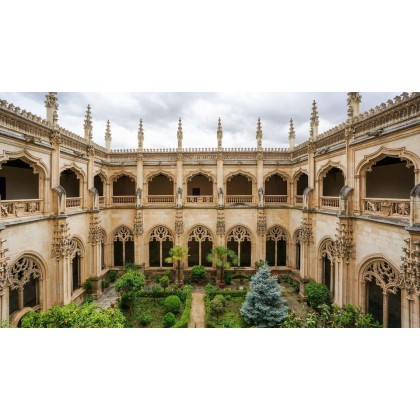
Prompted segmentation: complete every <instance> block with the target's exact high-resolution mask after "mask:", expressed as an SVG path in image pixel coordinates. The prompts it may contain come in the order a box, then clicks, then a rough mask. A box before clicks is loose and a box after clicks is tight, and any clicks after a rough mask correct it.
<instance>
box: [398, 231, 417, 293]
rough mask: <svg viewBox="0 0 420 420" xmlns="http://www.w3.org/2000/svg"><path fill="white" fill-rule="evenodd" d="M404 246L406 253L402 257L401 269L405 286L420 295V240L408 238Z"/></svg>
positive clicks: (408, 290)
mask: <svg viewBox="0 0 420 420" xmlns="http://www.w3.org/2000/svg"><path fill="white" fill-rule="evenodd" d="M405 242H406V244H407V245H406V246H405V247H403V249H402V250H403V252H404V255H403V256H402V257H401V260H402V264H401V271H402V278H403V287H404V289H405V290H407V292H408V293H410V294H411V293H414V294H415V295H416V296H420V241H419V240H415V239H406V240H405Z"/></svg>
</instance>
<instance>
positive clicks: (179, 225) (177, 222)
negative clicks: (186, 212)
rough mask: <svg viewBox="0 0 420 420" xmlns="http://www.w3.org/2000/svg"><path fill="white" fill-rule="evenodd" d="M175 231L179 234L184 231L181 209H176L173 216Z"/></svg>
mask: <svg viewBox="0 0 420 420" xmlns="http://www.w3.org/2000/svg"><path fill="white" fill-rule="evenodd" d="M175 233H176V234H177V235H178V236H181V235H182V234H183V233H184V220H183V214H182V210H177V212H176V216H175Z"/></svg>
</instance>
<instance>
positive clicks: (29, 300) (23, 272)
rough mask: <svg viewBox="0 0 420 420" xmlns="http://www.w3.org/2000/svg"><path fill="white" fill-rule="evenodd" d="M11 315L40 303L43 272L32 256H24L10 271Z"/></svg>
mask: <svg viewBox="0 0 420 420" xmlns="http://www.w3.org/2000/svg"><path fill="white" fill-rule="evenodd" d="M10 276H11V279H10V286H9V315H12V314H13V313H15V312H17V311H20V310H22V309H24V308H33V307H35V306H38V305H39V303H40V281H41V279H42V271H41V267H40V265H39V263H38V262H37V261H36V260H35V259H34V258H32V257H30V256H25V255H24V256H22V257H21V258H19V260H17V261H16V263H14V264H13V265H12V267H11V269H10Z"/></svg>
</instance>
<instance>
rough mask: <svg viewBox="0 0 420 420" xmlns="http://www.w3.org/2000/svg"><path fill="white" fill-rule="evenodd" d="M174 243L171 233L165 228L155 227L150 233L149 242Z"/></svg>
mask: <svg viewBox="0 0 420 420" xmlns="http://www.w3.org/2000/svg"><path fill="white" fill-rule="evenodd" d="M152 241H157V242H164V241H171V242H173V241H174V238H173V236H172V233H171V232H170V231H169V229H167V228H166V227H165V226H156V227H155V228H154V229H153V230H152V232H151V233H150V237H149V242H152Z"/></svg>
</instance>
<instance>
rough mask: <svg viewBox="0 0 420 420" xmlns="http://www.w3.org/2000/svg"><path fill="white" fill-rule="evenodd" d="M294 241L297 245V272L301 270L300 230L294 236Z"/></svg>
mask: <svg viewBox="0 0 420 420" xmlns="http://www.w3.org/2000/svg"><path fill="white" fill-rule="evenodd" d="M293 241H294V244H295V268H296V270H300V252H301V247H300V229H298V230H296V232H295V233H294V235H293Z"/></svg>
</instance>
